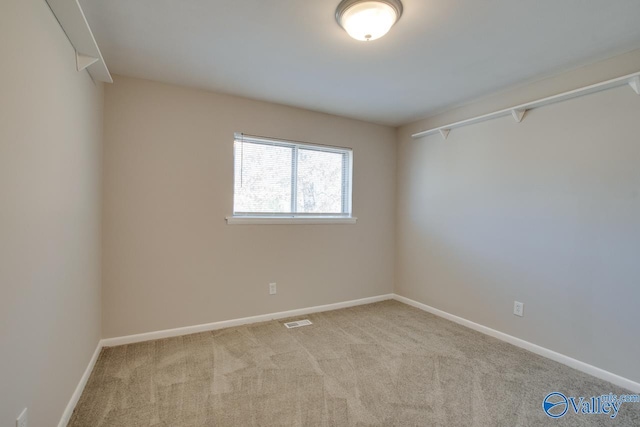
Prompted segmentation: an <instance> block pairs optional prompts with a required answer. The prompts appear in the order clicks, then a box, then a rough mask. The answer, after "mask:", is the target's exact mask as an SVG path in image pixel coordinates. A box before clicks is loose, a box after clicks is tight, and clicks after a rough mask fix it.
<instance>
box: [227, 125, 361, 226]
mask: <svg viewBox="0 0 640 427" xmlns="http://www.w3.org/2000/svg"><path fill="white" fill-rule="evenodd" d="M239 141H244V142H248V143H253V144H264V145H270V146H278V147H287V148H291V149H293V152H292V161H291V168H292V179H291V210H292V211H295V210H296V209H297V196H298V190H297V167H298V150H299V149H307V150H313V151H323V152H327V153H337V154H342V155H344V156H346V165H345V174H346V176H347V177H348V179H345V180H343V189H342V213H324V214H323V213H297V212H279V213H268V212H235V210H234V212H233V214H232V215H230V216H227V217H226V220H227V224H231V225H235V224H355V223H356V221H357V218H356V217H355V216H353V210H352V208H353V200H352V198H353V150H352V149H351V148H344V147H334V146H328V145H319V144H310V143H307V142H299V141H290V140H284V139H275V138H268V137H263V136H255V135H247V134H242V133H235V134H234V150H233V153H234V159H233V160H234V161H233V165H234V166H233V173H234V179H233V184H234V190H233V196H234V201H233V204H234V209H235V181H236V180H235V178H236V177H235V174H236V159H235V153H236V150H235V144H236V143H237V142H239Z"/></svg>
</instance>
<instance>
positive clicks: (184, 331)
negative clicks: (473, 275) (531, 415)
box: [58, 294, 640, 427]
mask: <svg viewBox="0 0 640 427" xmlns="http://www.w3.org/2000/svg"><path fill="white" fill-rule="evenodd" d="M389 299H395V300H396V301H399V302H402V303H404V304H407V305H410V306H413V307H416V308H419V309H420V310H423V311H426V312H428V313H431V314H435V315H436V316H439V317H442V318H444V319H447V320H450V321H452V322H455V323H458V324H460V325H462V326H466V327H468V328H470V329H473V330H475V331H478V332H481V333H483V334H486V335H489V336H492V337H494V338H497V339H499V340H501V341H505V342H508V343H509V344H513V345H515V346H517V347H520V348H523V349H525V350H528V351H531V352H532V353H536V354H538V355H540V356H543V357H546V358H547V359H551V360H554V361H556V362H559V363H562V364H563V365H567V366H569V367H571V368H574V369H577V370H578V371H581V372H584V373H586V374H589V375H592V376H594V377H596V378H600V379H602V380H605V381H609V382H610V383H612V384H615V385H617V386H620V387H623V388H625V389H627V390H630V391H632V392H634V393H640V383H637V382H635V381H632V380H629V379H627V378H624V377H621V376H620V375H617V374H614V373H612V372H608V371H605V370H604V369H600V368H597V367H595V366H592V365H589V364H588V363H585V362H581V361H579V360H577V359H574V358H571V357H569V356H565V355H564V354H560V353H557V352H555V351H553V350H549V349H548V348H544V347H541V346H539V345H537V344H533V343H530V342H528V341H525V340H522V339H520V338H516V337H514V336H511V335H508V334H505V333H504V332H500V331H496V330H495V329H491V328H489V327H487V326H483V325H480V324H478V323H475V322H472V321H470V320H467V319H464V318H462V317H458V316H456V315H453V314H451V313H447V312H446V311H442V310H438V309H437V308H434V307H431V306H429V305H426V304H423V303H420V302H418V301H414V300H412V299H409V298H406V297H403V296H400V295H397V294H386V295H378V296H375V297H369V298H362V299H357V300H351V301H344V302H339V303H334V304H326V305H318V306H314V307H307V308H300V309H297V310H288V311H281V312H278V313H270V314H262V315H259V316H251V317H243V318H240V319H232V320H223V321H221V322H214V323H206V324H203V325H195V326H186V327H183V328H175V329H167V330H164V331H155V332H147V333H143V334H136V335H128V336H124V337H116V338H106V339H103V340H100V342H99V343H98V346H97V347H96V350H95V352H94V353H93V356H92V357H91V360H90V361H89V365H88V366H87V369H86V370H85V371H84V374H83V375H82V378H80V382H79V383H78V386H77V387H76V390H75V391H74V393H73V396H71V400H70V401H69V404H68V405H67V407H66V409H65V410H64V412H63V414H62V418H61V420H60V423H58V427H66V425H67V423H68V422H69V420H70V419H71V415H72V414H73V410H74V409H75V407H76V404H77V403H78V400H80V396H81V395H82V392H83V390H84V387H85V386H86V384H87V381H88V380H89V376H90V375H91V371H92V370H93V367H94V366H95V364H96V361H97V360H98V356H99V355H100V350H102V348H103V347H112V346H117V345H124V344H132V343H137V342H143V341H150V340H156V339H161V338H169V337H176V336H180V335H188V334H195V333H198V332H206V331H213V330H216V329H223V328H230V327H232V326H241V325H247V324H251V323H259V322H267V321H269V320H275V319H283V318H287V317H296V316H303V315H305V314H311V313H318V312H321V311H330V310H338V309H341V308H348V307H355V306H358V305H364V304H371V303H374V302H379V301H385V300H389Z"/></svg>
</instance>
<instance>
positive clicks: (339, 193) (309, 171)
mask: <svg viewBox="0 0 640 427" xmlns="http://www.w3.org/2000/svg"><path fill="white" fill-rule="evenodd" d="M351 164H352V151H351V150H350V149H345V148H337V147H327V146H320V145H311V144H306V143H297V142H291V141H282V140H275V139H270V138H262V137H255V136H248V135H243V134H236V137H235V142H234V197H233V212H234V215H236V216H245V215H246V216H252V215H253V216H286V217H291V216H327V217H336V216H339V217H350V216H351Z"/></svg>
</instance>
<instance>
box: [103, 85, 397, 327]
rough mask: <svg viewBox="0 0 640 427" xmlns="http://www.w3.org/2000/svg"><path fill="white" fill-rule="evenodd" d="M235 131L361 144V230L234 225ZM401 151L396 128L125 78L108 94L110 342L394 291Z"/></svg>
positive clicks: (357, 187)
mask: <svg viewBox="0 0 640 427" xmlns="http://www.w3.org/2000/svg"><path fill="white" fill-rule="evenodd" d="M234 132H245V133H250V134H257V135H265V136H272V137H280V138H285V139H292V140H300V141H308V142H312V143H319V144H328V145H338V146H348V147H352V148H353V150H354V190H353V194H354V196H353V206H354V214H355V215H356V216H357V217H358V223H357V224H355V225H227V224H226V222H225V216H226V215H229V214H230V213H231V211H232V204H233V133H234ZM395 155H396V146H395V130H394V129H393V128H389V127H384V126H378V125H372V124H368V123H364V122H359V121H355V120H349V119H344V118H339V117H335V116H330V115H326V114H320V113H314V112H309V111H305V110H300V109H295V108H289V107H285V106H281V105H274V104H270V103H264V102H258V101H252V100H247V99H243V98H238V97H233V96H226V95H220V94H215V93H210V92H205V91H198V90H192V89H186V88H181V87H177V86H170V85H164V84H159V83H154V82H150V81H145V80H139V79H132V78H125V77H116V79H115V82H114V84H113V85H111V86H108V87H106V89H105V152H104V171H105V174H104V195H105V198H104V211H103V214H104V229H103V231H104V246H103V251H104V252H103V255H104V257H103V298H104V299H103V325H104V329H103V335H104V337H105V338H109V337H115V336H122V335H127V334H135V333H141V332H148V331H155V330H162V329H167V328H175V327H181V326H189V325H196V324H202V323H207V322H214V321H219V320H227V319H233V318H239V317H245V316H252V315H258V314H264V313H272V312H277V311H283V310H290V309H296V308H303V307H308V306H315V305H320V304H328V303H334V302H340V301H345V300H351V299H356V298H363V297H370V296H375V295H380V294H386V293H390V292H392V290H393V280H394V247H395V241H394V233H395V218H394V214H395V199H394V194H395V188H396V184H395V177H396V171H395V165H396V160H395ZM269 282H277V284H278V294H277V295H275V296H270V295H269V294H268V283H269Z"/></svg>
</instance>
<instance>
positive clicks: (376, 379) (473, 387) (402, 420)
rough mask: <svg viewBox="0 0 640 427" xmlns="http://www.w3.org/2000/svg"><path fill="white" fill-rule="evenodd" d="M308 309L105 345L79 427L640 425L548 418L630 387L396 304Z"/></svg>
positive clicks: (623, 417)
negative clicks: (565, 402) (548, 409)
mask: <svg viewBox="0 0 640 427" xmlns="http://www.w3.org/2000/svg"><path fill="white" fill-rule="evenodd" d="M304 317H305V318H309V319H310V320H311V321H312V322H313V325H312V326H306V327H302V328H298V329H286V328H285V327H284V326H283V325H282V323H283V322H284V320H282V321H272V322H266V323H260V324H254V325H248V326H243V327H236V328H229V329H224V330H218V331H213V332H205V333H200V334H194V335H188V336H183V337H177V338H169V339H163V340H157V341H150V342H145V343H139V344H132V345H126V346H121V347H111V348H105V349H104V350H103V351H102V353H101V354H100V358H99V360H98V362H97V364H96V367H95V369H94V371H93V373H92V375H91V378H90V379H89V382H88V384H87V386H86V388H85V391H84V393H83V395H82V397H81V399H80V401H79V403H78V405H77V407H76V410H75V412H74V414H73V417H72V419H71V422H70V423H69V426H91V427H98V426H118V427H127V426H173V427H178V426H185V427H186V426H538V425H553V426H556V425H557V426H587V425H588V426H591V425H594V426H596V425H598V426H600V425H602V426H640V403H625V404H623V405H622V407H621V409H620V412H619V413H618V416H617V417H616V418H615V419H614V420H611V419H610V418H608V416H607V415H582V414H579V415H577V414H575V413H573V411H572V410H571V411H569V412H568V413H567V414H566V415H565V416H564V417H563V418H560V419H556V420H554V419H551V418H549V417H547V415H545V413H544V412H543V410H542V400H543V399H544V397H545V396H546V395H547V394H548V393H550V392H553V391H559V392H563V393H564V394H566V395H567V396H576V397H578V396H584V397H591V396H595V395H597V396H599V395H602V394H608V393H614V394H622V393H628V392H626V391H625V390H622V389H620V388H619V387H616V386H613V385H612V384H609V383H607V382H604V381H600V380H598V379H596V378H593V377H590V376H588V375H585V374H582V373H580V372H578V371H575V370H573V369H570V368H568V367H565V366H563V365H560V364H558V363H555V362H552V361H550V360H547V359H544V358H542V357H539V356H537V355H535V354H533V353H529V352H527V351H524V350H521V349H519V348H516V347H514V346H511V345H509V344H506V343H503V342H501V341H498V340H496V339H493V338H490V337H487V336H485V335H482V334H480V333H477V332H475V331H472V330H470V329H467V328H464V327H462V326H459V325H456V324H454V323H452V322H449V321H446V320H443V319H440V318H438V317H436V316H433V315H430V314H428V313H424V312H422V311H420V310H417V309H415V308H412V307H409V306H407V305H404V304H401V303H399V302H396V301H385V302H381V303H376V304H371V305H366V306H360V307H355V308H348V309H344V310H336V311H330V312H325V313H318V314H312V315H308V316H304ZM290 320H291V319H290Z"/></svg>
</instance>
